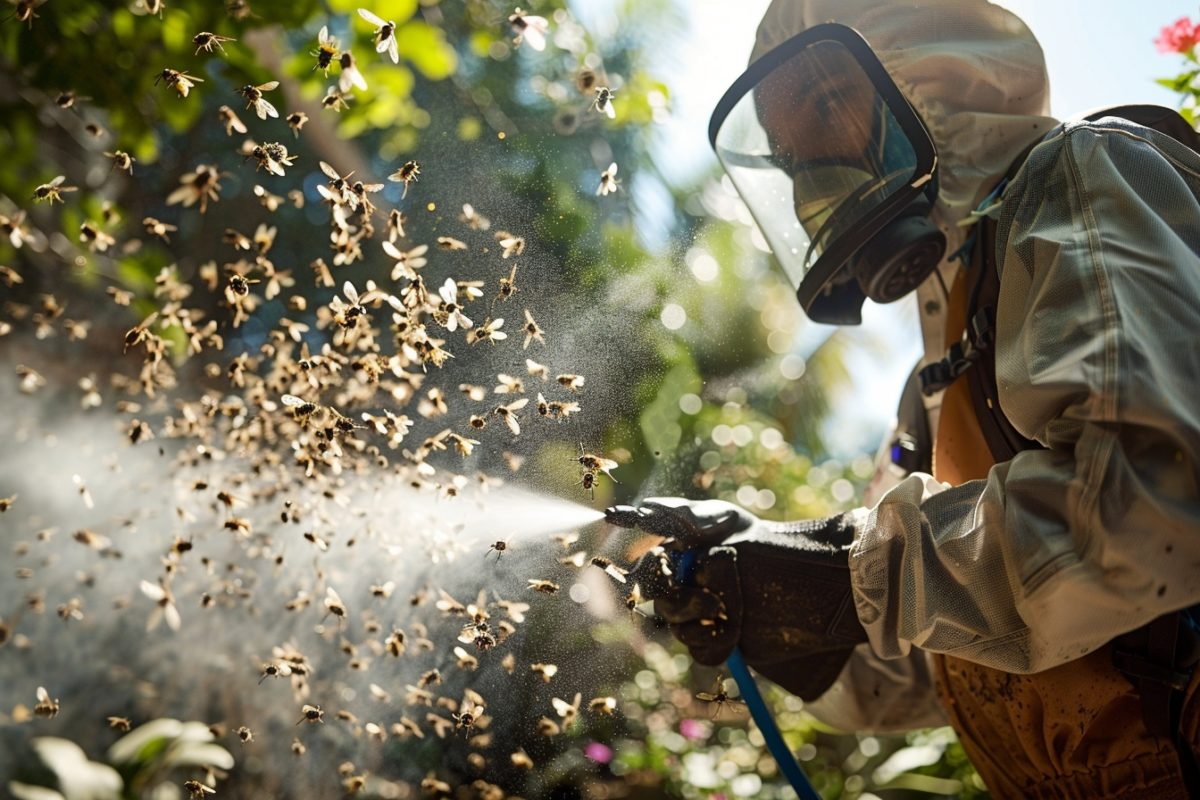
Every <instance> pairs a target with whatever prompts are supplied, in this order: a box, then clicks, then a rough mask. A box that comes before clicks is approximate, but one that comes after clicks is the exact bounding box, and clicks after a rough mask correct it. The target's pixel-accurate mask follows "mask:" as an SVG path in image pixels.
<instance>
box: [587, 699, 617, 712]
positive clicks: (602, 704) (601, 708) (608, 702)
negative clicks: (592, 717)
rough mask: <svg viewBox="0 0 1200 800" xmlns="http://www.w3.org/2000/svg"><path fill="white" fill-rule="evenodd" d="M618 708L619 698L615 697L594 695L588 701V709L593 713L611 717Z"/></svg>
mask: <svg viewBox="0 0 1200 800" xmlns="http://www.w3.org/2000/svg"><path fill="white" fill-rule="evenodd" d="M616 710H617V698H615V697H593V698H592V699H591V700H589V701H588V711H591V712H592V713H593V714H600V715H601V716H605V717H611V716H612V715H613V712H614V711H616Z"/></svg>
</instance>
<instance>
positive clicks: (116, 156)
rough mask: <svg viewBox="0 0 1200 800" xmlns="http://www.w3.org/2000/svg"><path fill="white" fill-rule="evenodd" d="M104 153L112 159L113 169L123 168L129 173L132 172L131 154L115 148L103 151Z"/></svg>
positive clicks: (132, 160) (132, 159)
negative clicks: (106, 151) (111, 150)
mask: <svg viewBox="0 0 1200 800" xmlns="http://www.w3.org/2000/svg"><path fill="white" fill-rule="evenodd" d="M104 155H105V156H107V157H108V158H111V159H112V161H113V165H112V168H113V169H114V170H117V169H119V170H124V171H125V172H128V173H129V174H130V175H132V174H133V162H134V158H133V156H131V155H129V153H126V152H125V151H124V150H115V151H113V152H111V153H105V154H104Z"/></svg>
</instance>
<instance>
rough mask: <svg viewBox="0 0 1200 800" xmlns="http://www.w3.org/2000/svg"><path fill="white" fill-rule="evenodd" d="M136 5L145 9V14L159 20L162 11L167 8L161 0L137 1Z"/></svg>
mask: <svg viewBox="0 0 1200 800" xmlns="http://www.w3.org/2000/svg"><path fill="white" fill-rule="evenodd" d="M138 5H139V6H141V7H142V8H143V9H145V11H146V13H147V14H149V15H150V16H152V17H153V16H157V17H158V18H159V19H162V15H163V11H165V10H166V8H167V4H166V3H164V2H163V1H162V0H138Z"/></svg>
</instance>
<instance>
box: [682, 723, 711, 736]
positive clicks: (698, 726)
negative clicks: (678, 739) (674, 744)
mask: <svg viewBox="0 0 1200 800" xmlns="http://www.w3.org/2000/svg"><path fill="white" fill-rule="evenodd" d="M679 733H680V734H681V735H682V736H683V738H685V739H703V738H704V736H705V733H706V732H705V730H704V723H703V722H701V721H700V720H698V719H681V720H680V721H679Z"/></svg>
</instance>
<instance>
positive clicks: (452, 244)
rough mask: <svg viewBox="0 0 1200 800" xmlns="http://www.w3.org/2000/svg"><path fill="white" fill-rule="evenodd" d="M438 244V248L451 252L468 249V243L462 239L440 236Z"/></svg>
mask: <svg viewBox="0 0 1200 800" xmlns="http://www.w3.org/2000/svg"><path fill="white" fill-rule="evenodd" d="M437 244H438V247H440V248H442V249H443V250H449V251H451V252H454V251H456V250H466V249H467V243H466V242H464V241H462V240H461V239H455V238H454V237H453V236H439V237H437Z"/></svg>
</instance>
